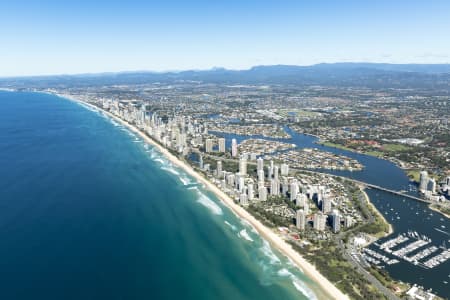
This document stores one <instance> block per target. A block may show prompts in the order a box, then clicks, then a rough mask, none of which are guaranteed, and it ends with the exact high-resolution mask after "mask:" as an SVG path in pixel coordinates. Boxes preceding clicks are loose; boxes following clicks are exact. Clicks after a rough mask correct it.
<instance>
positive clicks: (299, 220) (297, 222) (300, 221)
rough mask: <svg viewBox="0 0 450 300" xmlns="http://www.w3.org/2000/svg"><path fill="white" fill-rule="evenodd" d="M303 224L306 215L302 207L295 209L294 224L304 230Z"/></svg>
mask: <svg viewBox="0 0 450 300" xmlns="http://www.w3.org/2000/svg"><path fill="white" fill-rule="evenodd" d="M305 224H306V215H305V212H304V211H303V209H299V210H297V216H296V218H295V225H296V226H297V228H298V229H300V230H305Z"/></svg>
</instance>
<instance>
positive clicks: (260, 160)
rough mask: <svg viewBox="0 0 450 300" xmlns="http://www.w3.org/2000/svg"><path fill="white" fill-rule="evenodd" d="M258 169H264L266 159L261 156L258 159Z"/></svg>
mask: <svg viewBox="0 0 450 300" xmlns="http://www.w3.org/2000/svg"><path fill="white" fill-rule="evenodd" d="M256 170H257V171H258V172H259V171H260V170H264V159H263V158H262V157H259V158H258V159H257V160H256Z"/></svg>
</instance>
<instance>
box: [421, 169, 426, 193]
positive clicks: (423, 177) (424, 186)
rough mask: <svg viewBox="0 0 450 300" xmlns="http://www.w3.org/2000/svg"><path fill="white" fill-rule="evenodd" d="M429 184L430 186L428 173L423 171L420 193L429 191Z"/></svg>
mask: <svg viewBox="0 0 450 300" xmlns="http://www.w3.org/2000/svg"><path fill="white" fill-rule="evenodd" d="M427 184H428V172H427V171H421V172H420V180H419V191H420V192H422V193H423V192H425V191H426V190H427Z"/></svg>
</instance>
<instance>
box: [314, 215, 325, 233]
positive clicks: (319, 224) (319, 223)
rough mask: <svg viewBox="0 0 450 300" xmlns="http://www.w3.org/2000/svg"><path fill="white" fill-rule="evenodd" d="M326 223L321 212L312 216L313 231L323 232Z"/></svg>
mask: <svg viewBox="0 0 450 300" xmlns="http://www.w3.org/2000/svg"><path fill="white" fill-rule="evenodd" d="M326 223H327V215H324V214H322V213H321V212H319V213H317V214H315V215H314V224H313V227H314V229H315V230H318V231H324V230H325V225H326Z"/></svg>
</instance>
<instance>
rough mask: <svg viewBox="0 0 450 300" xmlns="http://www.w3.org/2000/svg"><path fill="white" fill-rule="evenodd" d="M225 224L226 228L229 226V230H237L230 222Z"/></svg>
mask: <svg viewBox="0 0 450 300" xmlns="http://www.w3.org/2000/svg"><path fill="white" fill-rule="evenodd" d="M225 224H227V225H228V226H230V228H231V229H233V230H234V231H236V230H237V228H236V226H234V225H233V224H231V223H230V222H228V221H225Z"/></svg>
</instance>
